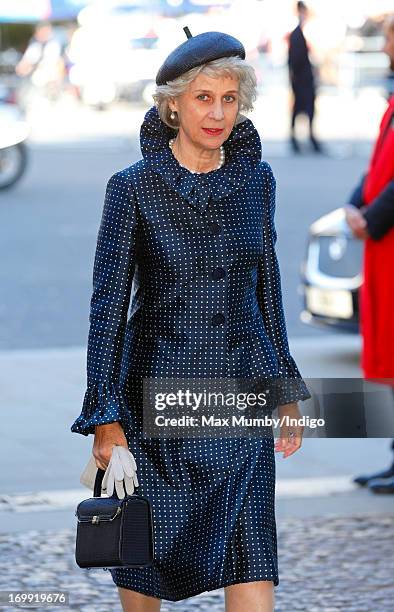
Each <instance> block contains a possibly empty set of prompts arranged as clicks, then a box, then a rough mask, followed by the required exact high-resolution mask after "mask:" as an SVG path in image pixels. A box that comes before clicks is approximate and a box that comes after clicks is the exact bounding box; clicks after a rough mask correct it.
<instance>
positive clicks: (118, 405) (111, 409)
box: [71, 381, 133, 436]
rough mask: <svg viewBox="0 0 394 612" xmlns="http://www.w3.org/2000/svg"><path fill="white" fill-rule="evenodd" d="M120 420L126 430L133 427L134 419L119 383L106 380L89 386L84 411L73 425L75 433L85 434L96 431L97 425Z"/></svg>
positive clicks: (72, 428)
mask: <svg viewBox="0 0 394 612" xmlns="http://www.w3.org/2000/svg"><path fill="white" fill-rule="evenodd" d="M116 421H119V422H120V424H121V426H122V427H123V429H124V430H126V429H131V428H132V426H133V419H132V415H131V412H130V410H129V408H128V406H127V404H126V401H125V399H124V397H123V394H122V391H121V389H120V387H119V385H117V384H115V383H113V382H110V381H104V382H100V383H96V384H94V385H92V386H90V387H88V388H87V390H86V392H85V396H84V399H83V406H82V411H81V414H80V415H79V417H78V418H77V419H76V420H75V421H74V423H73V424H72V426H71V431H72V432H73V433H79V434H82V435H84V436H88V435H89V434H91V433H92V434H94V433H95V426H96V425H105V424H107V423H114V422H116Z"/></svg>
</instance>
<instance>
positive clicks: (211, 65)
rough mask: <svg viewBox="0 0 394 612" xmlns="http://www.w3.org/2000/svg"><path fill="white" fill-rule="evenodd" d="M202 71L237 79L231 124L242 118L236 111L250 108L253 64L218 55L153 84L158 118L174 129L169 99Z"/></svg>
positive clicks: (253, 93)
mask: <svg viewBox="0 0 394 612" xmlns="http://www.w3.org/2000/svg"><path fill="white" fill-rule="evenodd" d="M200 73H203V74H206V75H207V76H209V77H214V78H215V77H219V76H222V75H229V76H232V77H234V78H237V79H238V81H239V108H238V115H237V119H236V121H235V123H239V122H240V121H243V119H244V118H245V117H243V116H242V115H241V114H240V111H245V112H248V111H251V110H253V102H254V101H255V100H256V98H257V80H256V74H255V71H254V68H253V66H251V65H250V64H248V63H247V62H246V61H245V60H243V59H242V58H240V57H238V56H232V57H220V58H219V59H216V60H212V61H211V62H206V63H205V64H202V65H201V66H197V67H196V68H192V69H191V70H188V71H187V72H185V73H184V74H182V75H181V76H179V77H177V78H176V79H173V80H172V81H168V83H167V84H166V85H157V86H156V90H155V92H154V94H153V99H154V101H155V105H156V107H157V109H158V112H159V116H160V118H161V120H162V121H163V122H164V123H165V124H166V125H168V126H169V127H171V128H174V129H177V128H178V127H179V123H178V120H177V118H175V119H171V117H170V113H171V109H170V107H169V104H168V102H169V99H170V98H176V97H177V96H179V95H181V94H183V93H184V92H185V91H186V89H187V88H188V86H189V84H190V83H191V82H192V81H193V80H194V79H195V78H196V77H197V75H198V74H200Z"/></svg>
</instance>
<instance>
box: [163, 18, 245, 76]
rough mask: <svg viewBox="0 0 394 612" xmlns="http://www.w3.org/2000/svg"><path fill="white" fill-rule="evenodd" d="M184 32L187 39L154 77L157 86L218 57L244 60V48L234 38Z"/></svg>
mask: <svg viewBox="0 0 394 612" xmlns="http://www.w3.org/2000/svg"><path fill="white" fill-rule="evenodd" d="M186 30H187V35H188V36H189V38H188V39H187V40H185V42H183V43H182V44H181V45H179V46H178V47H176V49H174V50H173V51H171V53H170V55H169V56H168V57H167V58H166V59H165V60H164V63H163V64H162V66H161V67H160V68H159V71H158V73H157V75H156V84H157V85H165V84H166V83H167V82H168V81H172V80H173V79H176V78H177V77H179V76H181V74H184V73H185V72H187V71H188V70H191V68H195V67H196V66H201V65H202V64H205V63H206V62H211V61H212V60H215V59H219V58H220V57H230V56H233V55H237V56H238V57H240V58H241V59H245V49H244V46H243V44H242V43H241V42H240V41H239V40H238V39H237V38H234V36H230V35H229V34H224V33H223V32H204V33H203V34H197V36H192V35H191V34H190V32H189V30H188V28H186V29H185V31H186Z"/></svg>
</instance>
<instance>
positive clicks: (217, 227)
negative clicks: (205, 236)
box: [209, 221, 222, 234]
mask: <svg viewBox="0 0 394 612" xmlns="http://www.w3.org/2000/svg"><path fill="white" fill-rule="evenodd" d="M209 229H210V230H211V234H220V232H221V231H222V226H221V225H219V223H216V221H212V222H211V223H210V224H209Z"/></svg>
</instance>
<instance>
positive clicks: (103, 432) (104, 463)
mask: <svg viewBox="0 0 394 612" xmlns="http://www.w3.org/2000/svg"><path fill="white" fill-rule="evenodd" d="M114 446H125V447H126V448H128V444H127V439H126V436H125V434H124V431H123V427H122V426H121V424H120V423H119V421H115V422H114V423H107V424H105V425H96V427H95V433H94V444H93V449H92V454H93V456H94V458H95V460H96V465H97V467H98V468H100V469H101V470H106V469H107V467H108V464H109V462H110V459H111V456H112V449H113V447H114Z"/></svg>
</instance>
